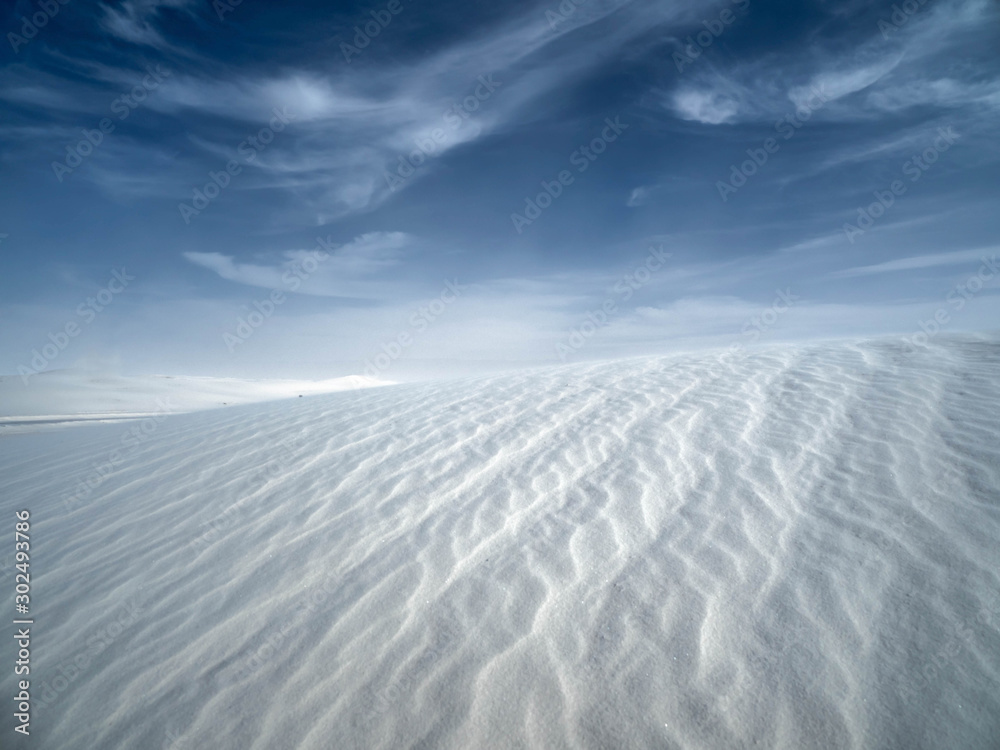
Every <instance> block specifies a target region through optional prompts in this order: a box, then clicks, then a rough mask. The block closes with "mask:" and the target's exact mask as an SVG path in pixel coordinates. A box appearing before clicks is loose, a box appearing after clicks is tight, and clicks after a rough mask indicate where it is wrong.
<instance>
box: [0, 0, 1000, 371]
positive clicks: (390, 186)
mask: <svg viewBox="0 0 1000 750" xmlns="http://www.w3.org/2000/svg"><path fill="white" fill-rule="evenodd" d="M40 20H41V21H43V22H44V23H43V24H38V23H37V21H40ZM0 29H2V31H3V33H4V40H3V56H2V58H0V65H2V68H0V110H2V120H0V128H2V138H0V155H2V159H0V171H2V176H0V180H2V185H3V194H2V197H3V200H2V202H0V252H2V257H3V262H4V274H3V278H2V282H0V283H2V285H3V301H2V306H3V319H4V323H5V324H4V326H3V329H2V333H0V357H2V364H0V374H6V375H13V374H17V373H18V369H19V367H21V366H29V367H30V361H31V359H32V356H33V352H35V351H38V352H42V350H43V347H45V346H46V345H48V344H50V343H51V342H52V339H53V338H55V339H57V340H58V341H64V340H63V339H62V338H61V337H60V335H59V333H58V332H59V331H63V330H64V329H65V327H66V325H67V324H68V323H71V322H72V323H76V324H78V327H79V333H78V335H75V336H73V337H72V338H70V339H68V340H65V341H64V343H65V346H63V347H62V348H58V347H57V349H58V353H57V355H56V356H54V357H45V360H46V362H45V367H46V369H48V370H52V369H60V368H64V367H70V366H74V365H75V366H81V365H82V366H87V367H92V368H97V369H101V368H106V369H117V370H121V371H125V372H133V373H139V372H159V373H177V374H198V375H228V376H238V375H246V376H264V375H272V376H284V377H335V376H339V375H345V374H352V373H360V372H361V371H362V370H363V369H364V368H365V366H366V363H369V364H370V363H371V362H373V361H374V358H375V357H377V356H378V355H379V354H383V355H384V356H383V357H382V358H381V360H380V361H381V362H382V363H383V364H384V366H379V367H378V368H377V369H378V374H379V375H380V376H382V377H385V378H388V379H397V378H398V379H406V378H407V377H409V376H416V375H421V376H422V375H425V374H447V373H449V372H462V371H465V370H471V369H476V367H478V366H480V365H477V364H476V363H482V365H481V366H484V367H486V366H496V365H497V364H498V363H506V364H544V363H547V362H560V361H578V360H582V359H588V358H596V357H609V356H625V355H633V354H646V353H649V354H654V353H666V352H671V351H677V350H687V349H692V348H701V347H721V346H727V345H730V344H731V343H733V342H741V343H745V344H747V345H757V344H766V343H768V342H778V341H783V340H788V339H814V338H828V337H844V336H869V335H890V334H891V335H899V336H900V337H901V338H905V339H906V340H907V341H909V342H913V340H914V336H916V335H918V334H921V333H922V334H923V337H918V338H917V344H918V345H919V344H920V343H922V341H923V340H926V339H928V338H932V337H933V336H934V335H939V332H952V331H953V332H959V331H975V330H984V329H995V328H997V320H998V316H997V313H998V311H1000V302H998V300H1000V296H998V294H997V280H996V278H997V274H995V273H994V272H993V271H992V270H991V269H992V268H993V265H992V263H993V262H995V261H992V258H993V257H994V254H995V253H996V247H997V245H998V244H1000V242H998V241H997V236H998V232H997V229H998V227H1000V218H998V214H997V210H996V206H997V204H998V197H1000V195H998V193H1000V179H998V177H1000V140H998V138H997V136H998V131H1000V56H998V54H997V50H998V49H1000V45H998V42H1000V6H998V4H997V3H996V2H983V1H978V0H969V1H965V2H946V1H940V2H934V0H927V2H924V3H922V4H921V3H920V2H918V0H909V2H906V3H889V2H880V3H862V2H807V3H801V4H797V5H794V6H791V7H789V6H788V5H786V4H778V3H765V2H759V1H758V0H738V2H732V1H731V0H725V1H724V2H695V1H691V2H621V1H617V2H600V1H599V0H584V1H583V2H580V3H579V4H575V3H573V2H572V0H565V1H564V2H562V3H559V2H540V3H529V2H510V3H461V4H459V3H442V2H430V1H429V0H393V1H392V2H376V3H338V4H335V5H329V4H323V3H290V4H283V5H280V6H278V5H272V4H266V3H262V2H255V0H243V1H242V2H240V3H239V4H238V5H232V4H230V3H227V2H223V0H219V2H216V3H214V4H213V3H212V2H200V1H199V2H188V1H187V0H167V1H166V2H157V1H156V0H147V1H140V0H129V1H127V2H122V3H93V2H84V1H83V0H69V1H68V2H66V3H65V4H62V3H59V2H58V0H53V1H52V2H41V3H38V2H24V1H20V2H16V3H7V4H5V6H4V11H3V13H2V14H0ZM376 31H377V33H372V32H376ZM609 123H610V124H609ZM102 124H103V128H104V131H103V132H102ZM227 167H228V171H227ZM213 175H214V176H213ZM560 177H561V178H562V180H561V181H560ZM650 248H662V250H660V251H659V252H660V255H659V256H658V257H659V258H660V259H661V260H655V259H654V260H653V261H651V262H650V263H649V264H648V265H645V266H644V264H646V263H647V261H648V260H649V259H650V257H651V256H650ZM317 250H319V251H321V252H320V255H316V252H317ZM664 254H667V256H668V257H667V256H665V255H664ZM320 256H324V257H322V258H321V259H320V260H319V261H318V262H314V258H319V257H320ZM665 257H666V258H667V259H666V260H663V259H664V258H665ZM122 268H125V269H127V273H128V274H129V275H131V276H134V280H132V281H130V282H129V283H128V285H127V286H126V287H124V288H123V289H122V290H121V291H111V292H104V295H103V298H104V299H105V300H110V302H109V303H108V304H106V305H101V306H100V307H101V309H100V310H99V311H97V310H96V308H91V309H94V310H95V314H94V315H93V316H91V315H90V314H89V313H87V314H81V313H80V306H81V305H83V306H86V305H87V304H88V303H87V300H88V298H94V295H96V294H98V293H99V292H100V290H101V289H103V288H105V287H107V285H108V283H109V280H110V279H111V278H112V271H114V270H115V269H122ZM637 269H639V270H638V272H637ZM650 269H651V270H650ZM970 279H978V281H975V280H973V281H971V286H968V285H969V284H970ZM448 281H451V282H452V283H455V282H457V283H458V285H459V289H460V291H459V293H458V295H457V297H455V295H454V294H453V293H452V292H448V291H447V287H446V286H445V284H446V282H448ZM272 290H277V291H278V292H280V293H281V294H282V295H284V296H283V297H281V299H282V301H281V302H280V303H279V304H277V305H276V306H274V309H273V311H272V312H271V313H269V314H267V315H266V316H264V315H260V314H259V315H258V318H255V321H256V320H258V319H259V320H260V323H259V325H250V326H249V328H248V327H247V326H248V325H249V324H248V323H245V322H244V323H243V324H242V327H240V326H241V321H247V320H248V316H250V315H253V314H254V313H255V311H257V310H259V309H260V308H261V307H264V308H268V305H267V303H266V302H264V301H265V300H267V299H268V297H269V295H270V294H271V293H272ZM778 290H781V291H783V292H784V293H785V296H786V297H787V295H789V294H790V295H791V299H792V303H791V304H790V305H785V304H780V305H778V307H775V301H776V299H777V296H776V295H777V292H778ZM442 294H444V298H443V300H444V301H440V300H441V299H442ZM435 300H438V301H437V302H435ZM431 303H433V304H434V306H433V307H432V308H430V309H433V310H437V311H438V312H437V314H433V313H432V314H430V315H424V314H423V313H420V312H419V311H420V310H421V308H422V307H426V306H427V305H428V304H431ZM786 308H787V309H786ZM602 309H603V310H605V312H603V313H602V312H601V310H602ZM941 310H943V311H945V314H943V315H939V321H938V323H937V324H936V325H937V328H936V329H935V326H934V324H932V323H929V321H932V320H933V319H934V316H935V314H938V313H939V311H941ZM84 312H86V311H84ZM762 316H763V317H762ZM91 318H92V319H91ZM595 319H596V320H597V324H596V325H592V324H591V323H589V322H588V321H592V320H595ZM928 328H929V329H930V332H928V331H927V330H926V329H928ZM239 331H242V332H243V333H247V332H249V333H250V335H248V336H243V335H242V334H240V333H239ZM401 335H402V336H403V339H404V340H405V341H408V342H409V343H407V344H406V345H399V346H396V345H394V344H393V343H392V342H396V341H398V340H399V338H400V336H401ZM234 336H236V337H237V338H238V339H239V340H238V341H237V342H235V343H234V339H233V337H234ZM560 345H561V346H560ZM52 346H55V344H52ZM52 346H50V347H49V349H48V352H49V353H50V354H51V353H53V351H55V350H54V349H53V348H52ZM397 349H398V354H396V353H395V352H396V351H397ZM387 351H388V352H389V353H388V354H386V352H387ZM487 363H488V364H487Z"/></svg>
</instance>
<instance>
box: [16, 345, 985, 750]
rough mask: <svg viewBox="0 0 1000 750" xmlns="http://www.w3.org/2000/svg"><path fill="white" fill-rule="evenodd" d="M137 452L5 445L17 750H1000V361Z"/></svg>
mask: <svg viewBox="0 0 1000 750" xmlns="http://www.w3.org/2000/svg"><path fill="white" fill-rule="evenodd" d="M139 424H145V422H140V423H139ZM132 427H133V428H134V427H135V425H132ZM129 429H132V428H129ZM128 434H131V433H129V432H127V431H126V428H125V426H123V425H120V424H119V425H88V426H86V427H81V428H78V429H74V430H62V431H58V432H48V433H34V434H16V435H8V436H6V437H3V438H0V444H2V445H3V453H2V458H0V483H2V485H3V495H2V497H3V506H4V510H3V515H2V517H3V518H6V519H8V521H7V522H8V523H9V524H11V526H10V528H11V529H13V512H12V511H13V509H14V508H15V507H18V508H20V507H26V508H29V509H31V511H32V518H33V524H32V545H33V557H32V571H33V578H32V583H33V591H32V596H33V599H32V601H33V610H32V614H33V616H34V618H35V622H36V624H35V626H34V627H35V631H34V632H35V633H36V635H35V640H34V642H33V646H32V648H33V656H32V659H33V661H32V665H33V667H32V674H31V681H32V691H33V697H34V699H35V701H36V715H35V716H34V718H33V721H32V737H31V738H30V740H29V741H28V742H21V744H20V745H19V744H18V742H20V740H19V739H17V738H16V737H15V739H14V740H10V739H9V738H10V737H11V735H12V734H13V732H11V731H10V729H9V728H7V729H5V730H4V737H3V740H2V742H3V746H4V747H6V746H7V745H8V743H9V742H10V743H11V744H13V745H14V746H17V747H21V746H23V747H32V748H58V749H60V750H73V749H75V748H81V749H87V750H91V749H93V748H102V749H111V748H136V749H140V750H150V749H155V750H158V749H159V748H162V747H170V748H176V749H180V748H213V749H215V748H234V749H235V748H239V749H240V750H247V749H250V748H253V749H260V750H264V749H265V748H266V749H267V750H274V749H275V748H317V749H318V748H323V749H324V750H325V749H327V748H337V749H339V748H484V749H485V748H545V749H546V750H551V749H557V748H683V749H684V750H694V749H702V748H705V749H712V750H715V749H719V748H726V749H734V748H788V749H790V750H791V749H793V748H794V749H796V750H798V749H801V748H859V749H860V748H899V749H900V750H917V749H919V748H934V749H935V750H938V749H940V748H965V749H967V750H968V749H982V750H990V749H993V750H995V749H996V748H998V747H1000V683H998V681H1000V631H998V625H1000V547H998V539H1000V337H997V336H968V337H944V336H940V337H938V339H936V340H935V341H934V343H933V345H932V346H931V347H930V348H929V349H927V350H925V351H922V352H921V353H920V354H918V355H917V356H914V357H912V358H911V357H907V356H904V354H903V350H902V347H901V346H900V345H899V344H897V343H896V342H894V341H890V340H883V341H872V342H860V343H837V344H815V345H809V346H789V347H783V348H776V349H771V350H766V351H761V352H757V353H754V354H751V355H748V356H745V357H741V358H733V359H731V360H727V359H725V358H723V357H720V356H715V355H703V356H690V357H684V358H655V359H640V360H628V361H620V362H614V363H601V364H590V365H572V366H565V367H558V368H550V369H541V370H535V371H531V372H525V373H519V374H513V375H512V374H507V375H502V376H493V377H489V378H476V379H470V380H463V381H454V382H449V383H443V384H442V383H439V384H416V385H399V386H392V387H388V388H378V389H369V390H360V391H353V392H343V393H336V394H331V395H323V396H312V397H307V398H302V399H298V398H295V399H292V400H288V401H282V402H272V403H266V404H256V405H249V406H239V407H232V408H229V409H225V410H216V411H210V412H199V413H193V414H184V415H178V416H171V417H169V418H165V419H163V420H162V421H159V422H155V421H154V422H153V424H152V425H151V426H150V428H149V430H148V431H143V432H142V434H141V437H142V439H141V440H139V436H138V435H135V436H134V437H135V438H136V441H137V442H135V444H134V445H130V446H129V447H125V446H124V445H123V436H125V435H128ZM115 451H118V452H120V453H121V454H123V455H121V456H119V458H120V459H121V460H119V461H117V462H115V461H113V460H112V456H113V454H114V452H115ZM102 464H103V465H105V466H111V467H112V468H111V469H110V470H108V471H107V472H106V475H105V476H100V475H99V474H93V473H94V472H95V471H97V470H96V469H95V465H97V466H101V465H102ZM112 465H113V466H112ZM92 474H93V475H94V476H97V477H98V480H96V486H95V488H93V489H92V491H91V493H90V494H89V495H86V494H84V493H82V492H81V491H80V489H79V488H80V483H81V477H87V476H90V475H92ZM70 498H72V501H71V502H69V503H68V504H67V502H66V501H67V499H70ZM7 547H9V548H10V550H11V551H12V549H13V545H12V544H9V545H7ZM0 552H2V554H3V555H5V557H4V561H5V562H7V557H6V555H7V549H6V548H4V549H3V550H0ZM5 573H6V576H7V577H5V578H4V580H5V581H7V583H6V584H5V586H4V596H5V597H6V598H7V604H6V605H5V606H7V607H8V610H7V611H8V612H12V611H13V601H12V596H13V594H12V591H11V589H12V588H13V579H12V578H11V577H10V574H9V569H8V570H7V571H5ZM5 653H8V654H9V653H10V652H9V651H5ZM11 661H12V660H10V659H9V660H8V662H7V663H8V668H7V669H6V670H4V671H3V673H2V685H3V695H7V696H9V695H12V694H13V692H14V687H13V675H12V669H11V668H10V664H11ZM8 713H9V712H8ZM11 721H12V719H11V718H10V717H9V716H8V719H7V724H8V725H10V723H11Z"/></svg>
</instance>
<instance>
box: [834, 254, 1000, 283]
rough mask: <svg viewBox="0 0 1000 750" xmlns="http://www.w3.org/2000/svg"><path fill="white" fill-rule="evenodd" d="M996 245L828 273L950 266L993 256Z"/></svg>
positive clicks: (848, 275) (847, 274) (837, 275)
mask: <svg viewBox="0 0 1000 750" xmlns="http://www.w3.org/2000/svg"><path fill="white" fill-rule="evenodd" d="M998 250H1000V248H998V247H987V248H979V249H975V250H956V251H954V252H950V253H933V254H929V255H914V256H911V257H908V258H897V259H896V260H890V261H887V262H885V263H875V264H873V265H870V266H855V267H854V268H847V269H844V270H843V271H835V272H833V273H831V274H830V276H831V277H833V278H841V279H843V278H853V277H855V276H871V275H873V274H880V273H896V272H900V271H913V270H916V269H919V268H934V267H937V266H952V265H957V264H960V263H969V262H975V261H978V260H979V259H980V258H982V257H983V256H987V257H993V256H995V255H996V253H997V251H998Z"/></svg>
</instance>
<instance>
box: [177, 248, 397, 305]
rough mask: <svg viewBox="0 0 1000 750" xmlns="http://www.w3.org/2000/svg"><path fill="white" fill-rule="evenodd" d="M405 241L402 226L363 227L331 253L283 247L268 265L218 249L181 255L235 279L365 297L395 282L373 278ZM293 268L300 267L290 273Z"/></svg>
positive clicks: (386, 290) (272, 286) (322, 293)
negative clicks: (280, 256)
mask: <svg viewBox="0 0 1000 750" xmlns="http://www.w3.org/2000/svg"><path fill="white" fill-rule="evenodd" d="M410 244H411V238H410V237H409V236H408V235H406V234H405V233H403V232H369V233H367V234H363V235H361V236H360V237H356V238H354V239H353V240H352V241H351V242H348V243H346V244H344V245H342V246H340V247H338V248H336V249H335V250H334V251H333V252H332V253H327V251H326V249H324V248H322V247H320V248H313V249H307V250H288V251H286V252H284V253H283V258H284V260H282V261H281V262H280V263H277V264H270V265H264V264H260V263H241V262H238V261H237V260H236V259H235V258H234V257H233V256H230V255H224V254H222V253H200V252H185V253H183V256H184V257H185V258H186V259H187V260H188V261H190V262H191V263H194V264H195V265H198V266H201V267H203V268H207V269H208V270H210V271H214V272H215V273H216V274H218V275H219V276H220V277H222V278H223V279H226V280H227V281H233V282H235V283H238V284H246V285H248V286H255V287H262V288H265V289H278V290H282V291H297V292H299V293H301V294H312V295H317V296H343V297H366V298H370V297H386V296H391V294H392V292H393V291H394V290H395V289H396V286H397V285H394V284H391V283H387V282H385V281H384V280H383V279H379V278H377V274H378V273H379V272H380V271H384V270H386V269H389V268H391V267H393V266H395V265H397V264H398V263H400V262H401V259H402V256H403V252H404V249H405V248H406V247H407V246H408V245H410ZM317 251H318V252H319V254H320V256H319V257H320V258H322V259H321V260H318V259H317ZM324 255H328V256H329V257H322V256H324ZM310 259H311V261H310ZM307 263H308V265H307ZM310 266H312V267H310ZM297 269H300V270H303V271H305V272H306V273H302V274H298V275H296V273H295V272H296V270H297ZM292 279H297V280H296V281H292Z"/></svg>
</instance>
